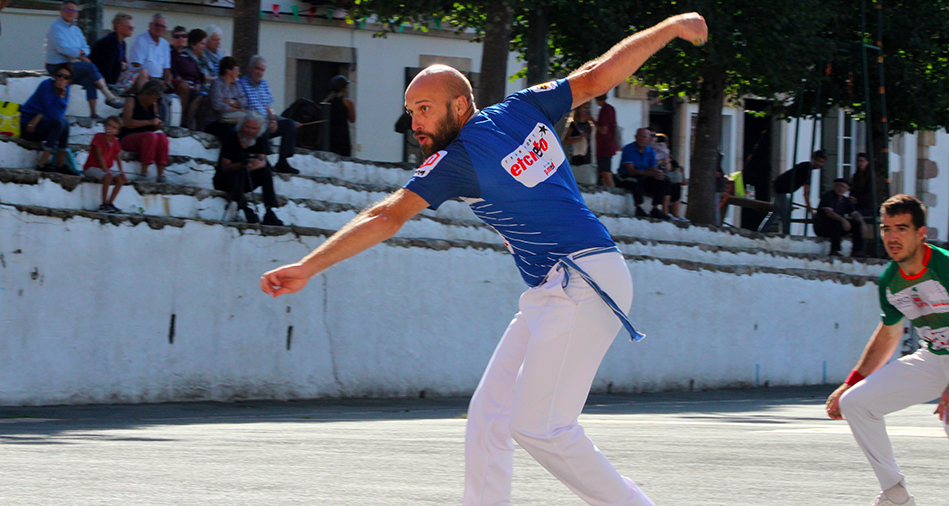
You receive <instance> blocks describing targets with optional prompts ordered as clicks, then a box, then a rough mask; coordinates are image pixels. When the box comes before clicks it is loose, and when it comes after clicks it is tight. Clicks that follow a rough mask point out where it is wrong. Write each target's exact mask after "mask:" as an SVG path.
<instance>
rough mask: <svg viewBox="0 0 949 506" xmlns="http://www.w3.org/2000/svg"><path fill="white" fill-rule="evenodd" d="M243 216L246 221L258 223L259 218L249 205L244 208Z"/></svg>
mask: <svg viewBox="0 0 949 506" xmlns="http://www.w3.org/2000/svg"><path fill="white" fill-rule="evenodd" d="M244 217H245V218H246V219H247V223H260V218H258V217H257V213H255V212H254V210H253V209H251V208H249V207H245V208H244Z"/></svg>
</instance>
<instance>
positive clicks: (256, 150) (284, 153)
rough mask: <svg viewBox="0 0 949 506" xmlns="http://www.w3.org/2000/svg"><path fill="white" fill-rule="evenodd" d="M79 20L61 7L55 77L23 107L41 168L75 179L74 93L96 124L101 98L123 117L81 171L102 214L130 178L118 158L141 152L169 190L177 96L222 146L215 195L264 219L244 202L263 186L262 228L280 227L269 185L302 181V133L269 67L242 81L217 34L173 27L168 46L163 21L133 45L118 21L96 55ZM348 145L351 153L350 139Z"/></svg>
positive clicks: (253, 68) (261, 64)
mask: <svg viewBox="0 0 949 506" xmlns="http://www.w3.org/2000/svg"><path fill="white" fill-rule="evenodd" d="M4 5H5V4H4ZM78 17H79V6H78V3H77V2H76V1H75V0H66V1H64V2H62V4H61V6H60V10H59V17H58V18H57V19H56V21H55V22H53V24H52V26H51V27H50V29H49V31H48V33H47V38H46V39H47V40H46V57H45V61H46V70H47V71H48V72H49V74H50V76H51V77H50V78H49V79H45V80H43V81H42V82H41V83H40V85H39V86H38V87H37V89H36V90H35V91H34V92H33V94H32V95H31V96H30V98H29V99H28V100H27V101H26V103H24V104H23V105H22V106H21V108H20V111H21V124H22V128H21V137H22V138H24V139H26V140H30V141H34V142H39V143H42V146H43V151H42V154H41V155H40V159H39V164H38V166H37V169H38V170H41V171H45V172H54V171H58V172H62V173H74V172H72V169H70V168H69V167H68V161H69V157H70V156H71V155H70V154H69V153H68V149H67V145H68V139H69V122H68V121H67V120H66V117H65V115H66V109H67V107H68V104H69V89H70V85H72V84H78V85H80V86H82V87H83V88H84V89H85V91H86V98H87V100H88V102H89V115H90V116H91V117H93V118H98V117H99V116H98V114H97V111H96V106H97V99H98V95H99V93H101V94H102V95H103V96H104V97H105V99H106V104H107V105H108V106H109V107H112V108H115V109H121V113H120V115H112V116H109V117H108V118H106V120H105V121H103V122H102V128H103V132H100V133H97V134H95V136H94V137H93V141H92V143H91V145H90V153H89V157H88V159H87V161H86V163H85V166H84V167H83V172H84V173H85V174H87V175H89V176H90V177H92V178H93V179H96V180H98V181H100V182H101V183H102V203H101V205H100V206H99V208H98V210H99V211H102V212H119V210H118V208H116V207H115V205H114V204H113V202H114V201H115V198H116V196H117V194H118V193H119V190H120V189H121V187H122V186H123V185H124V184H125V183H126V182H127V180H128V178H127V176H126V173H125V170H124V167H123V166H122V163H121V156H120V154H121V151H126V152H130V153H136V154H138V160H139V162H140V164H141V174H140V175H141V176H142V177H148V176H149V172H150V166H151V165H153V164H154V165H155V179H154V180H155V181H156V182H158V183H164V182H166V179H165V169H166V167H167V166H168V164H169V141H168V137H167V135H166V134H165V132H164V129H165V128H166V126H167V124H168V122H169V120H170V116H171V115H170V109H171V108H170V106H169V105H170V103H171V99H172V98H177V100H179V101H180V103H181V112H182V114H181V126H182V127H185V128H189V129H192V130H200V131H205V132H208V133H210V134H213V135H215V136H217V137H218V138H219V139H220V141H221V146H222V148H221V156H220V159H219V161H218V166H217V170H216V175H215V177H214V186H215V188H218V189H222V190H224V191H227V192H228V194H229V195H230V196H231V198H232V200H233V201H234V202H236V203H237V204H238V208H239V209H240V210H242V211H243V212H244V215H245V217H246V219H247V221H248V222H253V223H257V222H258V221H259V219H258V218H257V216H256V213H255V212H254V211H253V209H252V208H251V207H249V206H248V204H247V202H246V199H245V198H244V195H243V194H244V192H246V191H252V190H253V189H255V188H258V187H261V188H263V192H264V199H263V200H264V204H265V207H266V212H265V214H264V218H263V223H264V224H269V225H281V224H282V222H281V221H280V220H279V219H278V218H277V217H276V215H275V214H274V212H273V208H274V207H276V206H277V204H276V196H275V195H274V190H273V182H272V180H270V179H271V177H272V172H280V173H287V174H298V173H299V170H297V169H295V168H293V167H292V166H291V165H290V163H289V161H288V159H289V158H291V157H292V156H293V154H294V152H295V148H296V132H297V126H298V125H297V123H295V122H294V121H292V120H290V119H287V118H282V117H280V116H279V115H278V114H277V113H276V112H275V111H274V109H273V104H274V99H273V95H272V94H271V91H270V87H269V85H268V84H267V81H266V80H265V79H264V73H265V72H266V68H267V62H266V60H265V59H264V58H263V57H262V56H259V55H258V56H254V57H253V58H251V60H250V62H248V65H247V70H248V73H247V75H245V76H244V77H243V78H241V67H240V65H239V62H238V61H237V60H236V59H234V58H233V57H230V56H228V55H227V54H226V51H225V50H224V48H223V47H222V42H223V40H222V39H223V30H222V29H221V28H220V27H218V26H215V25H211V26H208V27H207V28H205V29H200V28H194V29H191V30H190V31H189V30H188V29H187V28H185V27H183V26H176V27H175V28H174V29H173V30H172V31H171V43H169V41H168V40H167V39H166V38H165V34H166V32H167V31H168V23H167V21H166V19H165V17H164V16H163V15H162V14H160V13H158V14H155V15H153V16H152V17H151V20H150V21H149V23H148V30H147V31H146V32H145V33H142V34H139V35H138V36H135V37H133V32H134V30H135V25H134V20H133V17H132V16H131V15H130V14H127V13H123V12H120V13H118V14H116V15H115V16H114V17H113V19H112V30H111V31H110V32H109V33H107V34H106V35H105V36H104V37H102V38H101V39H99V40H98V41H96V42H95V44H93V47H92V49H90V48H89V45H88V44H87V42H86V38H85V35H84V34H83V32H82V30H81V29H80V28H79V27H77V26H76V20H77V19H78ZM337 77H339V78H341V79H343V81H344V82H338V81H334V82H332V83H331V87H332V91H333V93H332V94H331V97H328V98H327V100H328V101H329V100H330V98H332V99H333V100H334V101H337V102H339V104H340V105H341V106H342V107H343V108H344V109H345V110H346V113H345V117H346V119H348V120H349V121H354V120H355V108H354V107H353V105H352V101H350V100H348V99H346V98H345V95H346V85H348V84H349V81H348V80H346V79H345V78H343V77H342V76H337ZM120 97H121V98H120ZM346 119H344V121H346ZM347 133H348V125H347ZM277 137H279V138H281V143H280V151H279V158H278V161H277V163H276V165H275V166H274V167H271V166H270V164H269V162H268V161H267V159H266V155H269V154H270V151H271V148H270V141H271V139H273V138H277ZM345 144H346V145H347V146H349V138H348V136H347V137H346V139H345ZM347 149H349V150H351V147H348V148H347ZM54 153H55V157H54V156H53V154H54ZM347 156H348V154H347ZM110 187H111V192H110V191H109V189H110Z"/></svg>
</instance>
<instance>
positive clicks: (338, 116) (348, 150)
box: [324, 76, 356, 156]
mask: <svg viewBox="0 0 949 506" xmlns="http://www.w3.org/2000/svg"><path fill="white" fill-rule="evenodd" d="M330 90H331V91H330V94H329V95H328V96H327V97H326V100H324V102H329V104H330V151H332V152H333V153H336V154H337V155H339V156H353V144H352V141H351V140H350V137H349V124H350V123H355V122H356V106H354V105H353V101H352V100H350V99H348V98H346V95H347V94H348V93H349V79H346V78H345V77H344V76H336V77H334V78H332V79H330Z"/></svg>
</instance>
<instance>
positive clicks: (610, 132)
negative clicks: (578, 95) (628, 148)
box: [596, 94, 618, 188]
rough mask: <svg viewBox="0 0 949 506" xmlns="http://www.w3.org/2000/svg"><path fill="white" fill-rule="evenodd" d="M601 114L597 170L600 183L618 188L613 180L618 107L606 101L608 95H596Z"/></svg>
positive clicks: (597, 133) (598, 119) (598, 124)
mask: <svg viewBox="0 0 949 506" xmlns="http://www.w3.org/2000/svg"><path fill="white" fill-rule="evenodd" d="M596 105H597V106H598V107H599V108H600V114H599V116H597V118H596V171H597V173H598V174H599V178H600V181H599V182H600V184H601V185H603V186H607V187H610V188H616V183H615V182H614V181H613V167H612V164H613V155H615V154H616V151H617V149H618V146H617V145H616V109H615V108H613V106H612V105H610V104H608V103H606V95H605V94H604V95H600V96H598V97H596Z"/></svg>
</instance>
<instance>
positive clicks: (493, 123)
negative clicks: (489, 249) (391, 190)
mask: <svg viewBox="0 0 949 506" xmlns="http://www.w3.org/2000/svg"><path fill="white" fill-rule="evenodd" d="M572 102H573V95H572V93H571V91H570V85H569V83H568V82H567V80H566V79H561V80H559V81H554V82H549V83H546V84H540V85H537V86H533V87H531V88H528V89H526V90H522V91H519V92H517V93H515V94H513V95H511V96H509V97H508V98H507V99H505V100H504V102H502V103H500V104H497V105H493V106H491V107H487V108H485V109H484V110H483V111H480V112H478V114H476V115H475V116H474V117H472V118H471V120H469V121H468V123H466V124H465V125H464V127H462V129H461V133H460V134H459V135H458V138H457V139H455V141H454V142H452V143H451V144H450V145H448V147H446V148H445V149H443V150H442V151H439V152H438V153H435V154H433V155H432V156H430V157H429V158H428V159H427V160H425V162H424V163H423V164H422V165H421V166H420V167H419V168H418V169H417V170H416V171H415V175H414V177H412V179H410V180H409V182H408V183H406V185H405V188H407V189H409V190H411V191H413V192H415V193H417V194H418V195H419V196H420V197H422V198H423V199H425V201H426V202H428V204H429V205H430V206H431V207H432V209H437V208H438V206H440V205H441V204H442V202H444V201H446V200H449V199H452V198H455V197H462V199H463V200H464V201H465V202H466V203H468V205H469V206H471V209H472V210H473V211H474V213H475V215H477V216H478V218H480V219H481V220H482V221H484V222H485V223H487V224H488V225H490V226H491V227H493V228H494V229H495V230H496V231H497V232H498V233H499V234H500V235H501V237H503V238H504V243H505V245H507V247H508V250H510V251H511V253H512V254H513V256H514V261H515V262H516V264H517V267H518V269H520V272H521V276H522V277H523V278H524V281H525V282H526V283H527V284H528V285H530V286H537V285H539V284H540V283H541V281H543V279H544V276H545V275H546V274H547V272H548V271H549V270H550V268H551V267H553V265H554V264H555V263H556V262H557V261H558V260H559V259H560V258H562V257H564V256H566V255H569V254H571V253H575V252H577V251H580V250H584V249H587V248H594V247H602V246H615V243H614V242H613V239H612V238H610V234H609V232H608V231H607V230H606V227H604V226H603V224H602V223H600V221H599V220H598V219H597V218H596V216H594V215H593V213H592V212H591V211H590V210H589V209H588V208H587V206H586V203H584V201H583V197H582V196H581V195H580V189H579V188H577V182H576V180H575V179H574V177H573V171H572V170H571V168H570V164H569V163H568V162H567V156H566V154H565V153H564V150H563V146H561V145H560V139H559V138H558V137H557V132H556V131H555V130H554V127H553V124H554V123H555V122H557V121H558V120H559V119H560V118H561V117H562V116H563V115H564V114H565V113H566V112H567V111H569V110H570V106H571V105H572Z"/></svg>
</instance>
